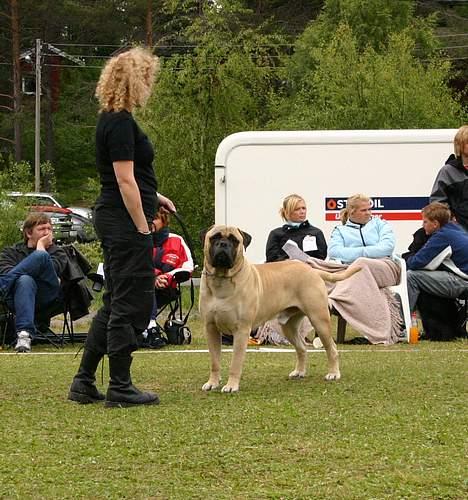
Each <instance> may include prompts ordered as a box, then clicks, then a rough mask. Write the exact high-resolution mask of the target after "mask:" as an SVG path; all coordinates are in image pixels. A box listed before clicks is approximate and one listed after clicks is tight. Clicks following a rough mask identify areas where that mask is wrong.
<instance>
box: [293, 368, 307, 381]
mask: <svg viewBox="0 0 468 500" xmlns="http://www.w3.org/2000/svg"><path fill="white" fill-rule="evenodd" d="M304 377H305V372H300V371H299V370H293V371H292V372H291V373H290V374H289V379H291V380H292V379H299V378H304Z"/></svg>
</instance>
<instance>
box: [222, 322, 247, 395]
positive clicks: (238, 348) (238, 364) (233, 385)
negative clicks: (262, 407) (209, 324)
mask: <svg viewBox="0 0 468 500" xmlns="http://www.w3.org/2000/svg"><path fill="white" fill-rule="evenodd" d="M249 335H250V328H246V329H245V330H240V331H237V332H236V333H235V334H234V345H233V348H234V349H233V353H232V360H231V367H230V369H229V378H228V381H227V384H226V385H225V386H224V387H223V388H222V389H221V392H237V391H238V390H239V383H240V378H241V375H242V367H243V365H244V359H245V352H246V350H247V345H248V342H249Z"/></svg>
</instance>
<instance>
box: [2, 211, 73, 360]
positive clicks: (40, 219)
mask: <svg viewBox="0 0 468 500" xmlns="http://www.w3.org/2000/svg"><path fill="white" fill-rule="evenodd" d="M23 238H24V242H22V243H17V244H15V245H13V246H10V247H6V248H4V249H3V250H2V252H1V253H0V296H1V297H2V298H3V300H5V302H6V304H7V305H8V307H9V309H10V310H12V311H14V313H15V328H16V336H17V342H16V346H15V350H16V351H17V352H30V351H31V338H34V335H35V333H36V327H35V323H34V314H35V311H36V310H37V309H39V308H40V309H44V308H47V307H49V306H51V305H52V304H53V303H54V302H55V301H56V300H57V298H58V297H59V294H60V280H59V276H61V274H62V272H63V271H64V269H65V266H66V264H67V257H66V254H65V252H64V251H63V249H62V248H60V247H58V246H57V245H55V244H54V242H53V240H52V225H51V221H50V218H49V217H48V216H47V215H45V214H42V213H32V214H30V215H29V216H28V217H27V219H26V221H25V222H24V225H23Z"/></svg>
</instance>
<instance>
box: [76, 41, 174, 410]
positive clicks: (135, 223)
mask: <svg viewBox="0 0 468 500" xmlns="http://www.w3.org/2000/svg"><path fill="white" fill-rule="evenodd" d="M158 70H159V61H158V59H157V58H156V57H155V56H154V55H153V54H152V53H151V52H150V51H148V50H146V49H143V48H138V47H137V48H133V49H131V50H128V51H127V52H123V53H121V54H119V55H117V56H115V57H113V58H112V59H110V60H109V61H108V63H107V64H106V66H105V67H104V69H103V71H102V73H101V76H100V78H99V82H98V84H97V88H96V97H97V98H98V100H99V105H100V115H99V119H98V123H97V126H96V162H97V169H98V172H99V177H100V183H101V192H100V195H99V197H98V199H97V201H96V204H95V209H94V210H95V211H94V224H95V228H96V233H97V235H98V237H99V240H100V242H101V247H102V251H103V255H104V274H105V287H106V289H105V292H104V295H103V306H102V307H101V309H99V311H98V312H97V314H96V316H95V317H94V319H93V321H92V323H91V326H90V329H89V332H88V336H87V339H86V343H85V347H84V352H83V356H82V358H81V363H80V367H79V369H78V372H77V374H76V375H75V377H74V379H73V382H72V384H71V387H70V392H69V394H68V399H71V400H72V401H76V402H78V403H84V404H86V403H95V402H98V401H103V400H105V406H107V407H128V406H136V405H147V404H158V403H159V397H158V395H157V394H155V393H152V392H142V391H140V390H139V389H137V388H136V387H135V386H134V385H133V383H132V379H131V376H130V367H131V364H132V356H131V353H132V352H133V351H135V350H136V349H137V335H138V334H139V333H141V332H142V331H143V330H144V329H145V328H146V326H147V325H148V322H149V319H150V316H151V309H152V306H153V294H154V272H153V262H152V258H151V257H152V236H151V231H150V226H151V221H152V219H153V217H154V215H155V213H156V212H157V209H158V204H160V205H162V206H165V207H166V208H167V209H168V210H169V211H175V206H174V204H173V203H172V201H171V200H169V199H168V198H166V197H164V196H162V195H160V194H158V193H157V181H156V176H155V173H154V169H153V159H154V152H153V147H152V145H151V143H150V141H149V140H148V138H147V136H146V135H145V134H144V133H143V132H142V130H141V129H140V127H139V126H138V124H137V123H136V121H135V119H134V117H133V115H132V112H133V111H134V110H135V109H136V108H138V107H142V106H144V105H145V103H146V101H147V100H148V98H149V96H150V94H151V89H152V86H153V82H154V77H155V74H156V72H157V71H158ZM106 353H107V355H108V356H109V375H110V380H109V386H108V389H107V394H106V396H104V395H103V394H101V393H100V392H99V391H98V389H97V388H96V385H95V380H96V379H95V373H96V369H97V367H98V365H99V362H100V360H101V359H102V358H103V356H104V355H105V354H106Z"/></svg>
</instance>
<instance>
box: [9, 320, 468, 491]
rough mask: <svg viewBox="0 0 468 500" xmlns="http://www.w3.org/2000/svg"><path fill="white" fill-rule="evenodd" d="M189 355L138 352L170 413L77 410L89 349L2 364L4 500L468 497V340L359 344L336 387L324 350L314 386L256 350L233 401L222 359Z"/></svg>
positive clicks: (147, 385) (137, 367)
mask: <svg viewBox="0 0 468 500" xmlns="http://www.w3.org/2000/svg"><path fill="white" fill-rule="evenodd" d="M195 316H196V315H194V316H193V318H194V319H193V321H192V322H191V326H192V330H193V332H194V343H193V345H192V346H189V349H191V350H195V349H197V348H204V347H205V345H206V344H205V341H204V339H203V338H202V336H201V328H200V324H199V321H198V319H196V317H195ZM184 347H185V346H182V347H181V348H179V347H178V348H173V347H172V346H170V347H167V348H165V349H164V350H162V351H157V352H154V351H141V352H139V353H136V354H135V361H134V369H133V379H134V381H135V383H136V384H137V385H138V386H139V387H140V388H143V389H149V390H155V391H156V392H158V393H159V394H160V396H161V405H160V406H157V407H147V408H145V407H140V408H132V409H105V408H104V407H103V406H102V405H88V406H81V405H76V404H73V403H71V402H68V401H67V400H66V394H67V390H68V386H69V384H70V382H71V379H72V377H73V375H74V373H75V371H76V368H77V366H78V363H79V358H76V359H75V358H74V357H73V354H74V351H76V347H75V348H73V347H72V346H69V347H66V348H65V349H63V350H60V351H56V350H55V349H53V348H49V347H45V346H37V347H35V348H34V351H33V354H32V355H15V354H8V351H7V353H6V354H1V355H0V373H1V379H0V416H1V421H2V428H3V432H2V436H3V437H2V443H1V447H0V456H1V466H0V497H1V498H163V499H166V498H171V499H172V498H176V499H178V498H181V499H186V498H205V499H211V498H213V499H224V498H226V499H227V498H229V499H230V498H235V499H237V498H239V499H240V498H242V499H243V498H252V499H258V498H277V499H280V498H285V499H306V498H346V499H348V498H362V499H367V498H375V499H380V498H388V499H390V498H391V499H394V498H415V499H420V498H431V499H432V498H434V499H435V498H437V499H439V498H445V499H462V498H466V497H467V495H468V479H467V474H466V463H467V454H468V449H467V433H466V431H467V427H466V422H467V417H466V408H467V391H466V363H467V356H468V343H467V342H453V343H447V344H442V343H430V342H420V343H419V344H418V345H416V346H408V345H406V344H399V345H397V346H393V347H390V348H384V347H378V346H350V347H348V346H346V348H345V349H343V352H341V371H342V380H341V381H339V382H337V383H326V382H325V381H324V380H323V375H324V374H325V371H326V363H325V354H324V353H323V352H314V353H310V355H309V374H308V376H307V378H305V379H304V380H301V381H289V380H287V374H288V373H289V371H290V370H291V369H292V367H293V364H294V354H293V353H284V352H273V353H270V352H268V353H266V352H249V353H248V354H247V356H246V362H245V367H244V375H243V378H242V383H241V391H240V392H239V393H238V394H234V395H227V394H221V393H220V392H213V393H204V392H202V391H201V390H200V388H201V386H202V384H203V383H204V382H205V381H206V379H207V376H208V363H209V360H208V354H207V353H194V352H192V353H182V352H169V351H181V349H183V348H184ZM257 350H258V349H257ZM40 352H42V353H53V355H48V354H44V355H40V354H39V353H40ZM10 353H11V351H10ZM230 356H231V354H230V353H224V354H223V379H224V380H226V378H227V367H228V363H229V360H230ZM104 373H105V375H106V376H105V378H106V377H107V363H106V366H105V369H104ZM99 386H100V387H101V388H102V389H103V390H105V384H104V385H101V380H100V376H99Z"/></svg>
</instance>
